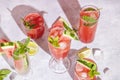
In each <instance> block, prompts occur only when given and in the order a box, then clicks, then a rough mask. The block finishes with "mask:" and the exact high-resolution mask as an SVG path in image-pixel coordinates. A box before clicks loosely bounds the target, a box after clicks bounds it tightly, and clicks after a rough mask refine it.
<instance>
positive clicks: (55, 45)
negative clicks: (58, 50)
mask: <svg viewBox="0 0 120 80" xmlns="http://www.w3.org/2000/svg"><path fill="white" fill-rule="evenodd" d="M58 40H59V37H58V36H56V37H54V38H53V37H48V41H49V42H50V43H51V44H52V45H53V46H54V47H60V45H59V43H58Z"/></svg>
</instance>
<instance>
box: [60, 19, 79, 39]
mask: <svg viewBox="0 0 120 80" xmlns="http://www.w3.org/2000/svg"><path fill="white" fill-rule="evenodd" d="M59 20H60V21H62V22H63V25H64V28H65V30H64V33H63V35H64V36H67V37H69V38H71V39H74V40H78V36H77V34H76V32H75V31H74V30H73V29H71V28H70V27H69V25H68V23H67V22H66V21H65V20H64V19H63V18H60V19H59Z"/></svg>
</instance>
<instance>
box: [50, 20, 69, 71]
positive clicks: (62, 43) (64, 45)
mask: <svg viewBox="0 0 120 80" xmlns="http://www.w3.org/2000/svg"><path fill="white" fill-rule="evenodd" d="M58 20H59V19H58ZM56 23H59V21H56V22H55V24H53V26H52V28H50V31H49V35H48V38H49V37H52V38H53V39H54V38H56V36H57V37H58V44H59V47H55V46H54V45H53V44H52V43H50V42H49V41H48V47H49V51H50V53H51V55H52V58H51V59H50V61H49V67H50V69H51V70H52V71H54V72H56V73H64V72H66V71H67V70H68V69H69V67H70V61H69V59H68V58H67V55H68V52H69V50H70V44H71V39H70V38H68V37H66V36H63V31H64V27H62V26H61V24H60V25H59V26H56Z"/></svg>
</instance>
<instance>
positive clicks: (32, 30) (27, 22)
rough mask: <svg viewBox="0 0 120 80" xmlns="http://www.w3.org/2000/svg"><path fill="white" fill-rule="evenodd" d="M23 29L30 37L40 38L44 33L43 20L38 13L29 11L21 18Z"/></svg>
mask: <svg viewBox="0 0 120 80" xmlns="http://www.w3.org/2000/svg"><path fill="white" fill-rule="evenodd" d="M23 24H24V27H23V28H24V30H25V32H26V34H27V36H29V37H30V38H32V39H38V38H41V37H42V35H43V33H44V26H45V22H44V19H43V17H42V15H40V14H39V13H29V14H27V15H26V16H25V17H24V19H23Z"/></svg>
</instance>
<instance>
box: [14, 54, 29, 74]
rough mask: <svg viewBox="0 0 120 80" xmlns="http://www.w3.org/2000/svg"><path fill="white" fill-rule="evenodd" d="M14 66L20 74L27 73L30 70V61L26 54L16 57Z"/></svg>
mask: <svg viewBox="0 0 120 80" xmlns="http://www.w3.org/2000/svg"><path fill="white" fill-rule="evenodd" d="M15 56H16V55H15ZM15 56H14V57H15ZM14 66H15V70H16V71H17V72H18V73H19V74H25V73H27V72H28V70H29V61H28V56H27V54H26V53H25V54H21V55H19V56H16V59H15V58H14Z"/></svg>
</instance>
